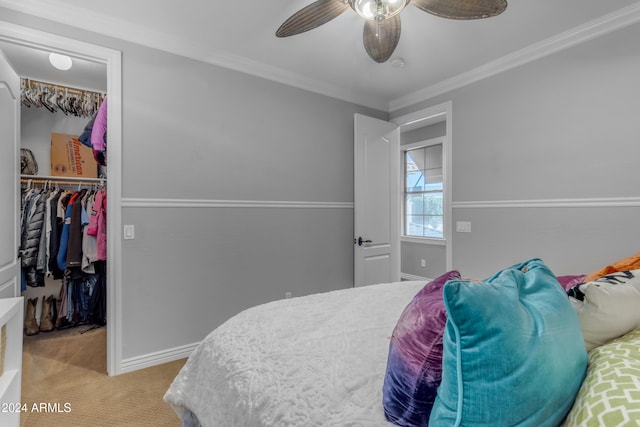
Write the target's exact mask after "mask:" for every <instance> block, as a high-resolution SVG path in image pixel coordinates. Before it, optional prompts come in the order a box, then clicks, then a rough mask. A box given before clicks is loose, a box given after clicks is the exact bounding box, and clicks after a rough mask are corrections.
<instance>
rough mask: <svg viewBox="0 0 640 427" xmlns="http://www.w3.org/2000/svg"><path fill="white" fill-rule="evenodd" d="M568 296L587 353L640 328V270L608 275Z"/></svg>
mask: <svg viewBox="0 0 640 427" xmlns="http://www.w3.org/2000/svg"><path fill="white" fill-rule="evenodd" d="M570 295H571V297H570V301H571V304H572V305H573V308H575V309H576V312H577V313H578V318H579V319H580V326H581V328H582V335H583V336H584V343H585V346H586V347H587V351H591V350H592V349H593V348H595V347H598V346H600V345H603V344H606V343H608V342H609V341H611V340H612V339H614V338H618V337H620V336H622V335H624V334H626V333H627V332H629V331H631V330H633V329H635V328H637V327H639V326H640V270H633V271H619V272H616V273H611V274H607V275H605V276H603V277H601V278H599V279H598V280H596V281H593V282H587V283H584V284H582V285H578V286H577V287H575V288H573V289H572V290H570Z"/></svg>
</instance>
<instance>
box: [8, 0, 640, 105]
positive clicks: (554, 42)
mask: <svg viewBox="0 0 640 427" xmlns="http://www.w3.org/2000/svg"><path fill="white" fill-rule="evenodd" d="M0 7H5V8H7V9H11V10H15V11H17V12H22V13H26V14H29V15H33V16H36V17H39V18H42V19H46V20H50V21H54V22H59V23H62V24H66V25H69V26H71V27H75V28H81V29H83V30H87V31H91V32H98V33H100V34H103V35H106V36H110V37H113V38H117V39H121V40H125V41H128V42H132V43H136V44H140V45H143V46H147V47H151V48H154V49H158V50H162V51H165V52H169V53H173V54H176V55H179V56H183V57H187V58H190V59H194V60H198V61H202V62H205V63H209V64H212V65H216V66H220V67H223V68H227V69H231V70H234V71H238V72H242V73H245V74H249V75H253V76H256V77H260V78H264V79H267V80H271V81H274V82H277V83H281V84H284V85H287V86H292V87H296V88H299V89H303V90H307V91H311V92H314V93H318V94H322V95H325V96H328V97H331V98H335V99H339V100H342V101H346V102H352V103H355V104H358V105H362V106H366V107H370V108H375V109H378V110H381V111H386V112H394V111H397V110H399V109H401V108H405V107H410V106H412V105H415V104H418V103H420V102H423V101H427V100H429V99H431V98H433V97H436V96H438V95H442V94H444V93H447V92H450V91H452V90H455V89H458V88H461V87H464V86H467V85H469V84H472V83H475V82H477V81H480V80H483V79H486V78H488V77H491V76H494V75H496V74H499V73H502V72H504V71H508V70H511V69H513V68H516V67H518V66H520V65H524V64H526V63H529V62H532V61H535V60H537V59H540V58H543V57H545V56H548V55H551V54H553V53H556V52H559V51H561V50H564V49H567V48H570V47H572V46H575V45H577V44H579V43H583V42H585V41H588V40H591V39H594V38H596V37H600V36H602V35H604V34H607V33H610V32H613V31H615V30H618V29H621V28H624V27H626V26H629V25H632V24H635V23H637V22H639V21H640V2H637V3H634V4H633V5H631V6H628V7H625V8H622V9H619V10H617V11H615V12H612V13H610V14H607V15H604V16H602V17H600V18H598V19H595V20H593V21H590V22H587V23H585V24H583V25H580V26H578V27H575V28H572V29H570V30H568V31H565V32H564V33H561V34H558V35H556V36H554V37H550V38H548V39H546V40H543V41H541V42H538V43H534V44H532V45H530V46H528V47H526V48H524V49H520V50H518V51H516V52H513V53H511V54H508V55H505V56H503V57H501V58H499V59H497V60H495V61H490V62H488V63H486V64H484V65H482V66H480V67H477V68H475V69H473V70H470V71H467V72H464V73H461V74H458V75H457V76H454V77H451V78H449V79H446V80H443V81H442V82H440V83H437V84H435V85H432V86H429V87H426V88H424V89H421V90H418V91H416V92H413V93H411V94H410V95H407V96H404V97H400V98H396V99H395V100H392V101H391V102H383V101H381V100H380V99H378V98H376V97H371V96H367V95H363V94H358V93H355V92H354V91H349V90H345V88H344V87H339V86H336V85H330V84H327V83H324V82H322V81H319V80H316V79H310V78H308V77H306V76H303V75H300V74H297V73H292V72H289V71H287V70H284V69H282V68H279V67H273V66H269V65H266V64H264V63H261V62H257V61H253V60H250V59H248V58H244V57H240V56H237V55H233V54H231V53H228V52H222V51H217V52H210V51H209V49H208V47H207V46H204V45H201V44H198V43H193V42H192V41H188V40H185V39H179V38H175V37H170V36H169V35H168V34H166V33H162V32H158V31H153V30H150V29H144V30H141V29H140V28H132V26H131V24H128V23H126V22H125V21H123V20H119V19H114V18H110V17H107V16H104V15H101V14H98V13H96V12H93V11H91V10H89V9H84V8H70V7H69V5H68V4H65V3H64V2H62V1H60V0H47V1H46V2H43V1H42V0H0Z"/></svg>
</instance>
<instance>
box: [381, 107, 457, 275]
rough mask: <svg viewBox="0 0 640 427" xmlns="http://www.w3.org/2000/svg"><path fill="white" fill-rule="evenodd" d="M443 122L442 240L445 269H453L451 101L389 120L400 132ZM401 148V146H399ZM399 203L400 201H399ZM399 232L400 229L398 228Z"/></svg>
mask: <svg viewBox="0 0 640 427" xmlns="http://www.w3.org/2000/svg"><path fill="white" fill-rule="evenodd" d="M442 121H444V122H445V127H446V134H445V136H444V141H443V147H442V150H443V157H444V164H443V174H444V176H445V181H446V182H447V183H449V185H448V188H445V191H444V198H443V210H444V216H445V224H444V241H445V242H446V247H445V268H446V270H447V271H450V270H452V269H453V227H452V224H451V222H452V221H453V215H452V209H451V203H452V200H453V193H452V161H451V155H452V151H453V150H452V146H451V145H452V144H451V142H452V129H453V103H452V102H451V101H447V102H443V103H442V104H438V105H434V106H432V107H428V108H424V109H422V110H418V111H415V112H413V113H409V114H405V115H402V116H398V117H395V118H393V119H391V120H390V122H391V123H395V124H396V125H398V127H400V134H401V135H402V132H406V131H409V130H413V129H418V128H421V127H424V126H429V125H432V124H434V123H439V122H442ZM401 148H402V146H401ZM402 182H403V180H402V179H400V180H399V185H402ZM401 192H402V188H398V194H400V193H401ZM399 203H401V202H399ZM397 212H398V215H399V216H400V215H402V209H401V206H400V205H398V209H397ZM398 232H400V230H398Z"/></svg>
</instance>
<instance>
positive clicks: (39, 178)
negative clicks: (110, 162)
mask: <svg viewBox="0 0 640 427" xmlns="http://www.w3.org/2000/svg"><path fill="white" fill-rule="evenodd" d="M20 183H21V184H29V183H31V184H46V183H56V184H63V185H82V184H86V185H95V184H98V185H100V186H103V187H104V186H105V185H106V183H107V179H106V178H86V177H73V176H43V175H20Z"/></svg>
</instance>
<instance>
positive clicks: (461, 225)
mask: <svg viewBox="0 0 640 427" xmlns="http://www.w3.org/2000/svg"><path fill="white" fill-rule="evenodd" d="M456 231H457V232H458V233H471V223H470V222H469V221H457V222H456Z"/></svg>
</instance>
